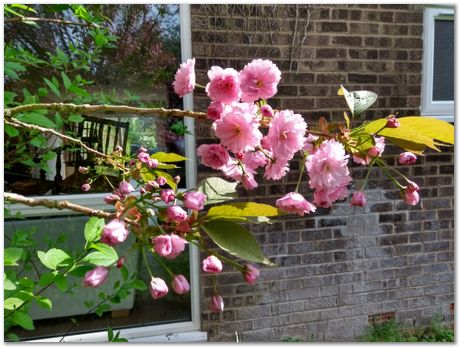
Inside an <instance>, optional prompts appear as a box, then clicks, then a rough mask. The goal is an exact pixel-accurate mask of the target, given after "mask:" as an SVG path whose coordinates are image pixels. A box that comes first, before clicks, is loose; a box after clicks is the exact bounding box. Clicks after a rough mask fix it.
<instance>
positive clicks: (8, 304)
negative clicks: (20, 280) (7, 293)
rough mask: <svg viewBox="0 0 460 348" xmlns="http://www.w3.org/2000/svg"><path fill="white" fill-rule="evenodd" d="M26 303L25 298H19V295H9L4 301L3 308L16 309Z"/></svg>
mask: <svg viewBox="0 0 460 348" xmlns="http://www.w3.org/2000/svg"><path fill="white" fill-rule="evenodd" d="M23 303H24V300H22V299H20V298H17V297H9V298H7V299H5V301H4V302H3V308H5V309H8V310H10V311H14V310H15V309H16V308H18V307H19V306H20V305H22V304H23Z"/></svg>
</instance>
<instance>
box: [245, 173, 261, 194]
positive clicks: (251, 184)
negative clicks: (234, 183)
mask: <svg viewBox="0 0 460 348" xmlns="http://www.w3.org/2000/svg"><path fill="white" fill-rule="evenodd" d="M241 183H242V184H243V186H244V188H245V189H246V190H248V191H250V190H253V189H255V188H256V187H258V186H259V185H258V184H257V181H256V180H255V179H254V175H252V174H251V173H246V174H244V175H243V176H242V177H241Z"/></svg>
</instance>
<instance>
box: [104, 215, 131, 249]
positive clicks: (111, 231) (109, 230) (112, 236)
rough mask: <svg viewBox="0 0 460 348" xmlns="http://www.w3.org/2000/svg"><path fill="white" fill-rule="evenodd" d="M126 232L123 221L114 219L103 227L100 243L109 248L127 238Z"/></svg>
mask: <svg viewBox="0 0 460 348" xmlns="http://www.w3.org/2000/svg"><path fill="white" fill-rule="evenodd" d="M128 234H129V232H128V230H127V229H126V225H125V223H124V222H123V221H120V220H118V219H114V220H112V221H110V222H109V223H108V224H107V225H105V226H104V230H103V232H102V235H101V242H102V243H105V244H107V245H110V246H114V245H117V244H119V243H122V242H124V241H125V240H126V238H128Z"/></svg>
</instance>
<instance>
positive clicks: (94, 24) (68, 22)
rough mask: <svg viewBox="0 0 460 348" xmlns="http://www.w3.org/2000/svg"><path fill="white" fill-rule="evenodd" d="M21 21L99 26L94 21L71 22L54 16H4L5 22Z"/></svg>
mask: <svg viewBox="0 0 460 348" xmlns="http://www.w3.org/2000/svg"><path fill="white" fill-rule="evenodd" d="M23 22H47V23H55V24H62V25H78V26H81V27H95V28H99V25H97V24H96V23H81V22H72V21H66V20H64V19H57V18H56V19H55V18H38V17H14V18H5V23H23Z"/></svg>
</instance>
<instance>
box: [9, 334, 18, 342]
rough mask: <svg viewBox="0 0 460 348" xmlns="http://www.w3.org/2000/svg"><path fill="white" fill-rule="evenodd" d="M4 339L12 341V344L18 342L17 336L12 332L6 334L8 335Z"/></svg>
mask: <svg viewBox="0 0 460 348" xmlns="http://www.w3.org/2000/svg"><path fill="white" fill-rule="evenodd" d="M6 337H7V338H8V339H10V340H11V341H13V342H18V341H19V336H18V335H16V334H14V333H12V332H10V333H8V334H7V335H6Z"/></svg>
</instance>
